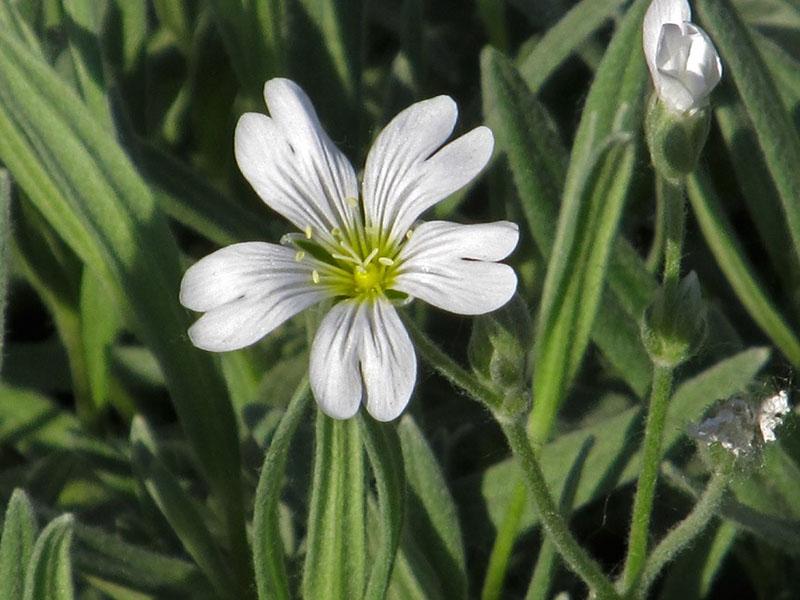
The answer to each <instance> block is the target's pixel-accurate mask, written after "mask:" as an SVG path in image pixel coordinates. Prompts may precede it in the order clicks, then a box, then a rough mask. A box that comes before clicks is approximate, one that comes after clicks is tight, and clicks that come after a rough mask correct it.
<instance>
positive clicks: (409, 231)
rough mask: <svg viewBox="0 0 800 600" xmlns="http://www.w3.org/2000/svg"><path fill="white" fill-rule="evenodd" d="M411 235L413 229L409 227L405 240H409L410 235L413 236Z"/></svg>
mask: <svg viewBox="0 0 800 600" xmlns="http://www.w3.org/2000/svg"><path fill="white" fill-rule="evenodd" d="M413 235H414V231H413V230H411V229H409V230H408V231H406V239H407V240H410V239H411V236H413Z"/></svg>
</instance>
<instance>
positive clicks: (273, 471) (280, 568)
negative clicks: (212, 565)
mask: <svg viewBox="0 0 800 600" xmlns="http://www.w3.org/2000/svg"><path fill="white" fill-rule="evenodd" d="M310 403H311V395H310V394H309V389H308V381H307V380H306V379H305V378H304V379H303V381H302V382H301V384H300V385H299V386H298V388H297V390H296V391H295V393H294V396H293V397H292V400H291V401H290V402H289V407H288V408H287V409H286V413H285V414H284V415H283V418H282V419H281V422H280V425H278V429H277V431H276V432H275V435H274V436H273V437H272V441H271V442H270V445H269V448H268V449H267V453H266V456H264V464H263V466H262V467H261V476H260V477H259V480H258V488H256V497H255V506H254V509H253V562H254V566H255V574H256V586H257V588H258V597H259V598H260V600H272V599H273V598H276V599H282V598H287V599H288V598H291V597H292V594H291V591H290V587H289V580H288V577H287V575H286V564H285V559H284V549H283V544H282V542H281V536H280V527H279V519H278V501H279V500H280V495H281V484H282V482H283V474H284V471H285V470H286V461H287V459H288V457H289V447H290V444H291V442H292V438H293V437H294V434H295V432H296V431H297V427H298V426H299V425H300V422H301V420H302V418H303V415H305V413H306V411H307V410H308V406H309V404H310Z"/></svg>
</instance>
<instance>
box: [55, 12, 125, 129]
mask: <svg viewBox="0 0 800 600" xmlns="http://www.w3.org/2000/svg"><path fill="white" fill-rule="evenodd" d="M63 6H64V13H65V21H66V25H67V27H66V30H67V37H68V40H69V50H70V56H71V57H72V63H73V65H74V66H75V74H76V75H77V79H78V87H79V89H80V94H81V96H82V97H83V99H84V102H85V103H86V105H87V106H88V107H89V110H91V111H92V114H94V115H95V117H96V118H97V119H99V120H100V122H101V123H102V124H103V125H105V126H106V127H109V128H111V127H113V119H112V117H111V111H110V107H109V103H108V95H107V93H106V88H107V84H106V81H105V75H104V73H103V57H102V54H101V51H100V39H99V37H100V24H101V21H102V19H103V17H104V13H105V10H104V8H105V2H98V1H97V0H63Z"/></svg>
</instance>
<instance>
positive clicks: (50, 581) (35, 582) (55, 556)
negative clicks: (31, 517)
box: [23, 514, 74, 600]
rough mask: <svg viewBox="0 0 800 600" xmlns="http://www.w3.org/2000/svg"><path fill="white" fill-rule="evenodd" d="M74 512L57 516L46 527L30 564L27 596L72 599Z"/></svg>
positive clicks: (41, 599)
mask: <svg viewBox="0 0 800 600" xmlns="http://www.w3.org/2000/svg"><path fill="white" fill-rule="evenodd" d="M73 526H74V519H73V517H72V515H69V514H67V515H62V516H60V517H58V518H56V519H53V520H52V521H50V523H48V525H47V526H46V527H45V528H44V530H43V531H42V533H41V535H39V538H38V539H37V540H36V545H35V546H34V547H33V553H32V555H31V560H30V563H29V565H28V570H27V574H26V577H25V595H24V596H23V599H24V600H72V599H73V598H74V594H73V583H72V561H71V559H70V547H71V545H72V530H73Z"/></svg>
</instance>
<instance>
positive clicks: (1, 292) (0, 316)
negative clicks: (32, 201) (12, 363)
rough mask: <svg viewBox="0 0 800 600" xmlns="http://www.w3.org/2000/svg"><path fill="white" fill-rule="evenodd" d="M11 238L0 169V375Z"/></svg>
mask: <svg viewBox="0 0 800 600" xmlns="http://www.w3.org/2000/svg"><path fill="white" fill-rule="evenodd" d="M10 237H11V177H10V176H9V174H8V171H6V170H5V169H0V373H2V372H3V358H4V356H5V354H6V352H7V350H6V345H5V337H6V297H7V295H8V281H9V276H10V273H9V268H10V266H11V264H10V263H9V246H10V245H11V242H10Z"/></svg>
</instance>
